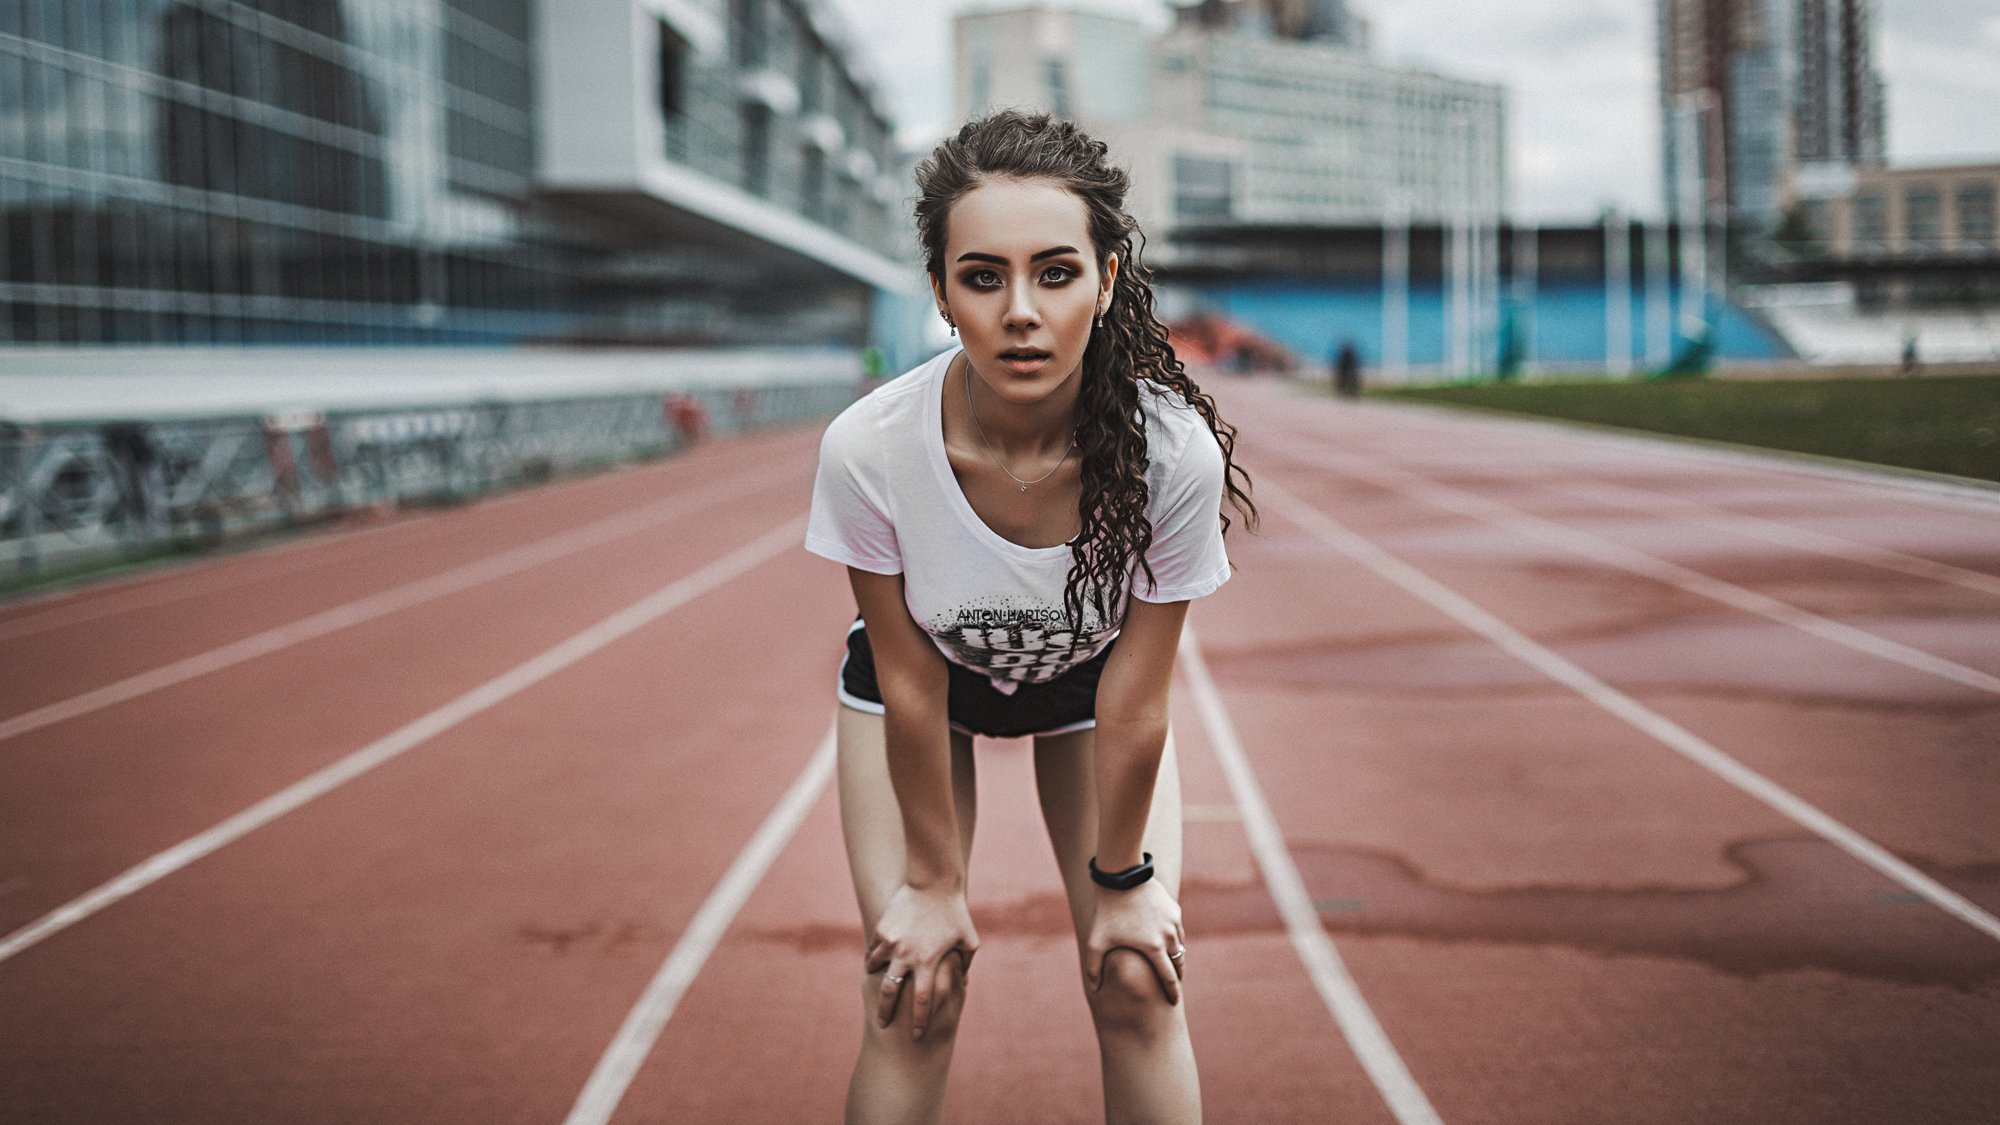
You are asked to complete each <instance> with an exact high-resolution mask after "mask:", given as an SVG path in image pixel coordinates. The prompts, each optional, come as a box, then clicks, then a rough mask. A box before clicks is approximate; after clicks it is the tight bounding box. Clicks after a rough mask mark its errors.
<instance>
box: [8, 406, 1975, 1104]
mask: <svg viewBox="0 0 2000 1125" xmlns="http://www.w3.org/2000/svg"><path fill="white" fill-rule="evenodd" d="M1217 390H1218V391H1219V398H1220V400H1221V402H1222V405H1223V407H1224V410H1225V413H1226V415H1227V416H1228V417H1230V418H1231V419H1232V420H1233V421H1235V422H1236V423H1237V424H1238V425H1239V426H1240V427H1241V428H1242V431H1243V433H1242V438H1241V442H1240V446H1239V453H1240V457H1241V460H1242V462H1243V463H1244V464H1245V465H1246V466H1247V467H1248V468H1249V469H1250V470H1251V471H1252V472H1253V473H1254V474H1256V476H1257V478H1258V480H1259V482H1260V484H1262V485H1263V488H1262V490H1261V491H1260V492H1259V493H1258V496H1259V499H1260V502H1261V503H1262V505H1263V508H1264V515H1265V523H1264V528H1263V531H1262V533H1261V534H1260V535H1256V536H1242V535H1234V534H1233V535H1232V548H1231V554H1232V557H1233V558H1234V559H1235V561H1236V562H1237V564H1238V567H1239V570H1238V574H1237V576H1236V578H1235V580H1234V581H1232V582H1231V583H1230V584H1229V585H1228V586H1226V587H1225V588H1224V589H1223V590H1222V591H1221V592H1220V593H1218V594H1217V595H1215V596H1214V597H1213V598H1211V599H1208V600H1206V601H1204V602H1203V603H1202V604H1201V605H1200V606H1199V607H1198V608H1197V609H1196V611H1195V612H1194V614H1193V615H1192V618H1191V620H1192V622H1193V626H1194V633H1195V636H1196V639H1197V646H1198V647H1197V648H1196V649H1195V650H1193V651H1190V652H1189V653H1188V654H1187V658H1186V659H1184V660H1183V662H1182V665H1183V666H1182V674H1181V677H1180V679H1179V681H1178V686H1177V690H1176V695H1175V702H1174V723H1175V732H1176V738H1177V741H1178V743H1179V745H1180V747H1181V757H1182V768H1183V771H1184V775H1185V779H1184V785H1185V791H1186V801H1187V805H1188V807H1187V818H1188V829H1187V849H1188V858H1187V885H1186V888H1185V895H1184V898H1185V908H1186V917H1187V926H1188V932H1189V940H1190V957H1189V971H1188V990H1189V998H1188V1006H1189V1019H1190V1022H1191V1024H1192V1027H1193V1034H1194V1037H1195V1043H1196V1050H1197V1054H1198V1056H1199V1058H1200V1060H1201V1066H1202V1086H1203V1095H1204V1101H1205V1103H1206V1107H1207V1112H1208V1117H1209V1119H1210V1120H1212V1121H1232V1122H1233V1121H1245V1122H1283V1121H1341V1122H1392V1121H1402V1122H1418V1121H1444V1122H1452V1123H1454V1125H1457V1123H1471V1122H1510V1123H1512V1122H1536V1123H1542V1122H1566V1121H1575V1122H1598V1121H1607V1120H1616V1121H1621V1122H1662V1123H1664V1122H1686V1121H1704V1122H1773V1121H1810V1122H1883V1121H1895V1122H1972V1121H1987V1120H1993V1119H1995V1117H1996V1115H2000V1055H1996V1052H1995V1050H1994V1044H1996V1043H2000V921H1996V920H1995V915H1996V914H2000V817H1996V816H1995V815H1994V809H1995V808H1996V807H2000V756H1997V755H1996V754H1995V752H1994V751H1995V750H1996V748H2000V503H1997V502H1996V501H1995V499H1994V498H1993V496H1992V495H1991V494H1985V493H1981V492H1978V491H1975V490H1971V489H1965V490H1955V489H1949V488H1936V487H1933V486H1929V485H1924V484H1917V483H1910V482H1906V481H1903V480H1899V479H1897V478H1893V477H1890V476H1887V475H1879V476H1878V475H1875V474H1872V473H1866V472H1857V473H1849V474H1838V473H1829V472H1825V471H1820V470H1816V469H1807V468H1801V467H1797V466H1796V464H1795V463H1794V462H1789V461H1782V460H1778V459H1775V458H1764V457H1757V456H1739V455H1728V454H1720V453H1715V452H1711V451H1706V450H1692V449H1690V448H1689V447H1686V446H1681V445H1674V444H1669V443H1664V442H1658V441H1653V440H1649V439H1635V438H1614V437H1609V436H1602V435H1593V434H1586V433H1583V432H1580V431H1576V430H1569V429H1561V428H1557V427H1553V426H1547V425H1540V424H1532V423H1518V422H1507V421H1497V420H1491V419H1478V418H1472V417H1468V416H1457V415H1449V414H1443V413H1437V412H1430V411H1423V410H1417V409H1411V408H1399V407H1390V406H1381V405H1374V404H1366V405H1359V406H1357V405H1353V404H1347V403H1338V402H1332V401H1328V400H1325V399H1321V398H1317V397H1306V396H1296V395H1293V394H1290V393H1288V392H1287V391H1286V390H1285V389H1283V388H1281V387H1278V386H1274V385H1267V384H1227V385H1220V386H1219V387H1218V388H1217ZM816 439H817V430H816V429H814V430H798V431H792V432H783V433H773V434H766V435H761V436H756V437H751V438H744V439H739V440H735V441H731V442H726V443H719V444H715V445H710V446H707V447H703V448H701V449H698V450H696V451H693V452H691V453H689V454H688V455H686V456H683V457H681V458H678V459H676V460H673V461H669V462H663V463H657V464H653V465H649V466H645V467H642V468H636V469H632V470H628V471H624V472H620V473H616V474H611V475H606V476H601V477H595V478H591V479H586V480H579V481H572V482H568V483H564V484H559V485H555V486H550V487H546V488H541V489H536V490H533V491H529V492H523V493H518V494H515V495H512V496H509V497H506V498H502V499H499V500H495V501H490V502H487V503H482V504H479V505H475V506H472V507H468V508H464V509H459V510H453V511H447V512H437V513H430V514H424V515H420V516H414V517H409V518H404V519H399V520H396V521H394V522H391V523H388V524H385V525H382V526H378V527H373V528H370V529H367V530H365V531H361V532H348V533H338V534H323V535H315V536H312V537H309V538H306V539H303V540H300V541H297V542H294V543H291V544H287V545H286V546H285V547H284V548H282V549H277V550H266V551H257V552H251V553H246V554H242V555H236V556H231V557H227V558H220V559H216V560H213V561H211V562H208V563H206V564H203V565H199V566H192V567H185V568H181V569H176V570H173V571H167V572H160V573H157V574H154V575H150V576H147V577H144V578H140V579H137V580H131V581H126V582H122V583H119V584H117V585H115V586H108V587H104V588H98V589H84V590H79V591H74V592H71V593H68V594H65V595H62V596H59V597H55V598H44V599H40V600H29V601H21V602H15V603H11V604H7V605H0V935H9V936H0V1058H4V1060H5V1063H4V1066H0V1119H4V1120H7V1121H49V1122H71V1121H75V1122H106V1121H148V1122H154V1121H188V1122H195V1121H200V1122H213V1121H288V1122H289V1121H297V1122H322V1121H324V1122H359V1121H424V1122H447V1123H449V1122H480V1123H487V1122H515V1121H521V1122H561V1121H565V1120H569V1121H575V1122H579V1123H580V1122H584V1121H601V1120H615V1121H619V1122H640V1121H749V1122H763V1121H824V1120H832V1119H835V1118H837V1116H838V1113H839V1107H840V1103H841V1098H842V1095H843V1092H844V1088H845V1082H846V1075H847V1069H848V1067H849V1066H850V1064H851V1062H852V1058H853V1053H854V1049H855V1045H856V1043H857V1042H858V1036H859V1022H858V1021H859V1018H860V1016H859V1014H858V1013H857V1011H856V1010H855V1009H856V1008H857V1006H858V998H857V997H856V995H855V991H856V990H855V986H854V982H853V967H854V964H855V963H856V961H857V960H858V954H859V950H860V944H859V936H860V935H859V933H858V925H857V922H856V916H855V907H854V903H853V898H852V893H851V890H850V887H849V885H848V881H847V873H846V867H845V860H844V856H843V853H842V850H841V846H840V836H839V824H838V817H837V812H836V809H835V806H834V802H833V796H832V793H831V791H830V789H828V788H824V787H820V788H815V787H814V783H815V782H818V781H823V779H824V776H825V775H824V769H823V767H824V763H825V757H824V751H823V750H822V749H821V747H822V742H823V739H824V736H825V734H826V732H827V728H828V725H829V722H830V719H831V717H832V713H833V708H832V699H831V687H832V678H833V674H834V669H835V666H836V664H837V661H838V656H839V651H840V640H841V636H842V634H843V632H844V629H845V625H846V623H847V622H848V621H849V620H851V603H850V601H849V598H848V595H847V593H846V588H845V582H844V578H843V576H842V574H841V573H840V571H839V568H838V567H836V566H834V565H833V564H830V563H826V562H824V561H823V560H819V559H816V558H814V557H812V556H809V555H807V554H806V553H805V552H804V551H803V550H802V549H800V548H799V546H798V538H799V531H800V525H799V522H798V521H799V518H800V516H801V514H802V513H803V511H804V509H805V505H806V500H807V497H808V494H809V490H810V486H811V475H812V459H813V452H814V449H815V446H816ZM1196 657H1199V659H1198V660H1197V659H1196ZM1232 755H1240V761H1241V763H1242V765H1243V766H1244V767H1245V768H1244V769H1242V770H1240V771H1239V772H1238V774H1237V776H1236V778H1235V780H1233V781H1232V777H1231V774H1230V773H1229V772H1228V769H1227V768H1226V767H1227V764H1228V763H1229V762H1231V761H1235V760H1239V759H1237V758H1233V757H1232ZM979 768H980V771H981V775H982V776H981V778H980V786H981V791H982V792H981V798H982V799H981V813H980V823H979V826H978V834H977V843H976V845H975V854H974V859H973V868H972V871H973V881H972V895H973V909H974V916H975V919H976V920H977V922H978V924H979V926H980V929H981V934H982V936H983V938H984V939H985V942H986V945H985V949H984V951H983V953H982V956H981V958H980V966H981V971H980V974H979V976H980V980H979V981H977V982H975V983H974V987H973V990H972V993H971V997H970V1000H969V1003H968V1008H967V1012H966V1016H965V1019H964V1023H963V1030H962V1031H961V1036H960V1045H959V1050H958V1058H957V1063H956V1067H955V1071H954V1075H953V1080H952V1082H953V1084H952V1090H951V1099H950V1107H951V1116H952V1119H953V1120H954V1121H959V1122H1020V1121H1038V1122H1039V1121H1049V1122H1067V1121H1078V1122H1084V1121H1095V1120H1099V1119H1100V1113H1101V1111H1100V1106H1099V1104H1098V1094H1097V1076H1096V1062H1095V1055H1094V1048H1093V1046H1092V1043H1091V1037H1090V1030H1089V1020H1088V1016H1087V1014H1086V1009H1085V1007H1084V1004H1083V1001H1082V997H1081V995H1080V992H1079V987H1078V984H1077V982H1076V979H1075V969H1074V959H1073V952H1072V947H1071V939H1070V937H1069V934H1068V923H1067V919H1066V914H1065V911H1064V908H1063V905H1062V899H1061V891H1060V885H1059V883H1058V881H1057V878H1056V872H1055V871H1054V869H1053V862H1052V860H1051V858H1050V855H1049V850H1048V847H1047V844H1046V842H1045V841H1044V839H1043V837H1042V834H1041V828H1040V825H1039V822H1038V819H1037V814H1036V812H1035V811H1034V801H1033V796H1032V782H1031V775H1030V770H1029V768H1028V760H1027V755H1026V753H1025V747H1024V745H1023V744H1019V743H994V744H990V745H988V746H985V747H983V748H982V750H981V753H980V758H979ZM1246 777H1247V778H1248V782H1247V783H1246V782H1245V780H1244V779H1245V778H1246ZM788 793H791V794H794V795H795V796H796V797H797V798H798V800H797V801H795V802H794V804H795V806H796V812H797V813H798V817H797V821H796V828H795V831H792V830H791V829H792V827H793V826H792V824H790V823H788V822H785V820H784V817H783V815H782V814H783V811H784V809H785V808H786V807H788V806H786V803H785V797H786V795H787V794H788ZM1259 794H1261V797H1260V796H1259ZM774 810H778V811H777V812H774ZM1264 810H1268V813H1266V812H1265V811H1264ZM1266 816H1268V819H1266ZM757 841H761V842H762V843H763V844H766V845H768V846H769V849H770V855H771V856H774V857H775V863H774V864H772V865H770V866H769V867H768V869H763V868H760V867H759V865H758V864H757V863H756V862H753V860H754V859H755V858H756V857H755V855H754V854H751V855H750V858H749V859H745V858H743V857H745V856H746V854H749V853H746V848H749V849H750V852H752V853H754V851H755V849H754V848H752V847H751V845H752V844H753V842H757ZM732 871H733V872H735V874H734V875H732V874H731V872H732ZM1274 888H1275V889H1274ZM731 892H737V893H733V894H732V893H731ZM705 903H706V904H708V905H707V906H706V907H705V906H704V904H705ZM738 907H740V909H737V908H738ZM705 935H706V936H707V937H708V938H712V939H713V940H704V938H705ZM1309 966H1310V967H1309ZM635 1012H637V1013H638V1014H637V1015H635V1014H634V1013H635ZM649 1014H650V1016H651V1017H652V1023H651V1025H650V1026H638V1025H642V1024H645V1023H646V1018H645V1017H646V1016H647V1015H649ZM593 1075H596V1078H595V1079H593Z"/></svg>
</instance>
